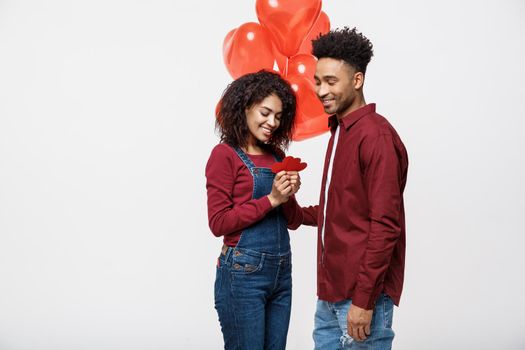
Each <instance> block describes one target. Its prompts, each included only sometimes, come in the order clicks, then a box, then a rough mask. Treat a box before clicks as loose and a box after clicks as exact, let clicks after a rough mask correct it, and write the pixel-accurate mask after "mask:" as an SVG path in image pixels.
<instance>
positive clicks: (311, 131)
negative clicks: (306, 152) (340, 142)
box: [292, 114, 330, 141]
mask: <svg viewBox="0 0 525 350" xmlns="http://www.w3.org/2000/svg"><path fill="white" fill-rule="evenodd" d="M328 130H330V128H329V127H328V117H327V116H326V114H323V115H320V116H318V117H315V118H310V119H307V120H305V121H303V122H301V123H298V124H296V126H295V130H294V133H293V135H292V140H294V141H303V140H306V139H309V138H312V137H315V136H319V135H322V134H324V133H325V132H327V131H328Z"/></svg>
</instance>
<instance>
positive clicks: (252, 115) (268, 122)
mask: <svg viewBox="0 0 525 350" xmlns="http://www.w3.org/2000/svg"><path fill="white" fill-rule="evenodd" d="M282 108H283V107H282V103H281V100H280V99H279V97H277V96H276V95H273V94H272V95H269V96H267V97H266V98H265V99H264V100H262V101H261V102H260V103H255V104H253V105H252V106H251V107H250V108H249V109H247V110H246V123H247V124H248V130H249V131H250V135H249V136H248V137H249V142H253V143H255V141H256V140H258V141H261V142H268V140H270V138H271V136H272V134H273V132H274V131H275V130H277V128H278V127H279V125H280V124H281V115H282Z"/></svg>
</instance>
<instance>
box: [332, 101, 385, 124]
mask: <svg viewBox="0 0 525 350" xmlns="http://www.w3.org/2000/svg"><path fill="white" fill-rule="evenodd" d="M375 111H376V104H375V103H369V104H367V105H366V106H363V107H361V108H359V109H356V110H355V111H353V112H350V113H348V114H347V115H345V116H344V117H342V118H341V124H343V126H344V127H345V129H348V128H349V127H351V126H352V125H353V124H355V123H356V122H357V121H358V120H359V119H361V118H363V117H364V116H366V115H368V114H371V113H375ZM337 124H338V122H337V116H336V115H335V114H334V115H331V116H330V117H329V118H328V126H329V127H332V128H334V127H335V126H337Z"/></svg>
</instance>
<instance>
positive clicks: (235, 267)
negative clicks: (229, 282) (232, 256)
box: [233, 264, 241, 270]
mask: <svg viewBox="0 0 525 350" xmlns="http://www.w3.org/2000/svg"><path fill="white" fill-rule="evenodd" d="M233 268H234V269H235V270H239V269H240V268H241V265H239V264H234V265H233Z"/></svg>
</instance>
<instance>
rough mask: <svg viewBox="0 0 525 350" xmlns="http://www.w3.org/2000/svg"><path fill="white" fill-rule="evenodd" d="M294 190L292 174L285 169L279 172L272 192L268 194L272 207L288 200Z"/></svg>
mask: <svg viewBox="0 0 525 350" xmlns="http://www.w3.org/2000/svg"><path fill="white" fill-rule="evenodd" d="M292 191H293V189H292V184H291V181H290V176H289V175H287V174H286V171H284V170H283V171H280V172H278V173H277V174H276V175H275V178H274V180H273V185H272V192H271V193H270V194H269V195H268V199H269V200H270V203H271V204H272V208H275V207H277V206H279V205H281V204H283V203H285V202H287V201H288V198H290V196H291V195H292V194H293V192H292Z"/></svg>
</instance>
